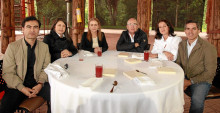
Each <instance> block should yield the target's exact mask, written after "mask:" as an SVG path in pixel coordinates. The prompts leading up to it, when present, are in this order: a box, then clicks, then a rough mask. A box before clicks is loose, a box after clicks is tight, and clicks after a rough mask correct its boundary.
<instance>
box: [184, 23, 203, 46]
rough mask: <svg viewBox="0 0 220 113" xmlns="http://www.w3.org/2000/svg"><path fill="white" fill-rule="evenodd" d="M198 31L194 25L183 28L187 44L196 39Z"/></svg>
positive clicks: (190, 24) (189, 24)
mask: <svg viewBox="0 0 220 113" xmlns="http://www.w3.org/2000/svg"><path fill="white" fill-rule="evenodd" d="M199 33H200V30H199V29H198V27H197V25H196V23H188V24H186V27H185V34H186V36H187V38H188V41H189V43H191V42H193V41H194V40H196V39H197V37H198V35H199Z"/></svg>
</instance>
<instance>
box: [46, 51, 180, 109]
mask: <svg viewBox="0 0 220 113" xmlns="http://www.w3.org/2000/svg"><path fill="white" fill-rule="evenodd" d="M118 54H119V52H117V51H107V52H104V53H103V54H102V57H97V56H96V55H95V56H90V57H85V58H84V61H79V60H78V56H77V55H75V56H73V57H69V58H62V59H59V60H57V61H56V63H60V65H61V66H63V65H65V64H66V63H67V64H68V67H69V68H68V69H67V72H68V73H69V75H70V76H69V77H67V78H64V79H57V78H56V77H54V76H52V75H48V76H49V82H50V85H51V108H52V113H182V112H183V110H184V108H183V105H184V92H183V83H184V72H183V70H182V69H181V68H180V67H179V66H178V65H177V64H175V63H174V62H171V61H163V63H164V65H165V66H169V67H173V68H175V70H176V74H170V75H169V74H158V73H157V70H156V68H150V67H149V62H145V61H142V62H141V63H138V64H129V63H126V62H124V59H126V58H119V57H118V56H117V55H118ZM96 63H102V64H103V68H116V69H117V73H116V76H115V77H105V76H104V77H103V82H102V84H101V85H99V86H98V87H97V88H95V89H94V90H87V89H84V88H80V87H79V85H80V84H81V83H83V82H84V81H86V80H88V79H89V78H91V77H94V76H95V64H96ZM136 69H138V70H140V71H143V72H146V73H147V74H148V76H149V77H150V78H151V79H152V80H154V81H155V83H156V85H155V86H139V85H137V84H135V82H134V81H132V80H130V79H128V78H127V77H126V76H124V75H123V72H124V71H129V70H136ZM115 80H117V81H118V86H117V87H116V88H115V90H114V93H109V91H110V90H111V88H112V84H113V82H114V81H115Z"/></svg>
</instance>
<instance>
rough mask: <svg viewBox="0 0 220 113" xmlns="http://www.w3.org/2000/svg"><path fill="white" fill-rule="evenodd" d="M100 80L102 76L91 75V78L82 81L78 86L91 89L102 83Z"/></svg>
mask: <svg viewBox="0 0 220 113" xmlns="http://www.w3.org/2000/svg"><path fill="white" fill-rule="evenodd" d="M102 81H103V78H96V77H92V78H89V79H88V80H86V81H84V82H83V83H82V84H80V85H79V87H80V88H86V89H89V90H93V89H95V88H96V87H97V86H99V85H100V84H101V83H102Z"/></svg>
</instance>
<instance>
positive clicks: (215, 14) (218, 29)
mask: <svg viewBox="0 0 220 113" xmlns="http://www.w3.org/2000/svg"><path fill="white" fill-rule="evenodd" d="M207 2H208V3H207V4H208V5H207V12H206V23H207V34H208V41H209V42H210V43H212V44H213V45H215V47H216V49H217V52H218V57H220V7H219V6H220V1H219V0H208V1H207Z"/></svg>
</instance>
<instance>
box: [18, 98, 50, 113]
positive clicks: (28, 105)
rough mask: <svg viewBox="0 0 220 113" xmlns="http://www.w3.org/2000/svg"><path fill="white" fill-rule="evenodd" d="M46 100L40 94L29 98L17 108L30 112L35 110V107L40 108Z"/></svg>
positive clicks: (26, 112)
mask: <svg viewBox="0 0 220 113" xmlns="http://www.w3.org/2000/svg"><path fill="white" fill-rule="evenodd" d="M45 102H46V101H45V100H44V99H43V98H42V97H40V96H37V97H33V98H27V99H25V100H24V101H23V102H22V103H21V104H20V105H19V107H18V109H17V110H18V111H19V112H21V113H23V112H25V113H30V112H33V111H34V110H35V109H37V108H39V107H40V106H41V105H43V104H44V103H45Z"/></svg>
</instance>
